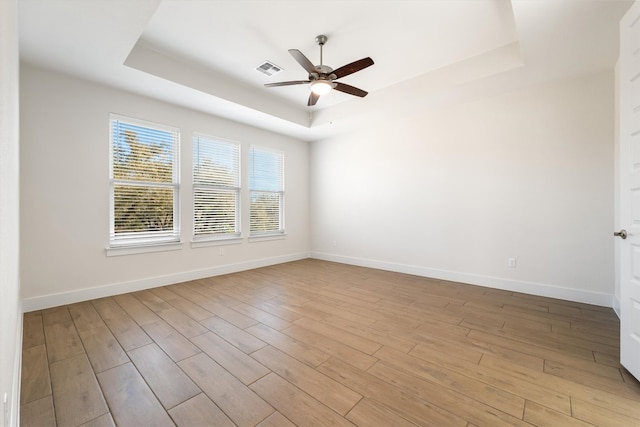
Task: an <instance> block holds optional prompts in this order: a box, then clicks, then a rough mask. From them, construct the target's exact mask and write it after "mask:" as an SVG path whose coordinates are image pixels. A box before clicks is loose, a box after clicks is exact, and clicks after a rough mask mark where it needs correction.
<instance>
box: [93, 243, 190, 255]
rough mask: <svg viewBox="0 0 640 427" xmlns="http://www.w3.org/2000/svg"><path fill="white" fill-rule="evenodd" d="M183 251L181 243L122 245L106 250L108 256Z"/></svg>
mask: <svg viewBox="0 0 640 427" xmlns="http://www.w3.org/2000/svg"><path fill="white" fill-rule="evenodd" d="M180 249H182V243H181V242H168V243H151V244H146V245H122V246H111V247H108V248H105V252H106V254H107V256H109V257H110V256H120V255H135V254H145V253H151V252H165V251H177V250H180Z"/></svg>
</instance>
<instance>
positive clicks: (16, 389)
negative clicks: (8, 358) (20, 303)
mask: <svg viewBox="0 0 640 427" xmlns="http://www.w3.org/2000/svg"><path fill="white" fill-rule="evenodd" d="M17 326H18V327H17V334H16V347H15V355H14V358H13V361H14V365H13V380H12V384H11V394H12V396H11V398H10V401H8V402H7V408H5V411H6V410H8V411H9V413H8V414H6V412H5V414H6V415H8V419H7V420H5V424H4V425H7V426H11V427H18V426H19V425H20V379H21V378H22V329H23V327H24V326H23V323H22V314H20V315H19V316H18V325H17ZM2 399H4V396H3V397H2ZM2 404H4V403H2Z"/></svg>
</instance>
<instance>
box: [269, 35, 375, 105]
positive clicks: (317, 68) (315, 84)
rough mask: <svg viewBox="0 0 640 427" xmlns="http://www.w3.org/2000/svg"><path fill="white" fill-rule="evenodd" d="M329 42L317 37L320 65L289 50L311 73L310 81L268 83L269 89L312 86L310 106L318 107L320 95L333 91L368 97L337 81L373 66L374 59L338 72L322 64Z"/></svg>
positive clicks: (344, 67)
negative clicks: (323, 51) (324, 50)
mask: <svg viewBox="0 0 640 427" xmlns="http://www.w3.org/2000/svg"><path fill="white" fill-rule="evenodd" d="M326 42H327V36H325V35H319V36H317V37H316V43H318V45H320V65H313V63H312V62H311V61H309V59H308V58H307V57H306V56H304V54H303V53H302V52H300V51H299V50H298V49H289V53H290V54H291V56H293V58H294V59H295V60H296V61H297V62H298V64H300V65H301V66H302V68H304V69H305V70H306V71H307V72H308V73H309V78H308V80H294V81H289V82H278V83H267V84H265V86H267V87H276V86H291V85H302V84H310V85H311V94H310V95H309V101H308V102H307V105H308V106H312V105H316V102H318V99H319V98H320V95H325V94H327V93H329V92H331V89H335V90H339V91H340V92H344V93H348V94H349V95H354V96H359V97H361V98H363V97H365V96H367V93H368V92H365V91H364V90H362V89H358V88H357V87H353V86H350V85H348V84H345V83H340V82H337V81H335V80H337V79H339V78H342V77H345V76H348V75H349V74H353V73H355V72H357V71H360V70H362V69H364V68H367V67H369V66H371V65H373V59H371V58H369V57H367V58H362V59H360V60H358V61H354V62H352V63H350V64H347V65H344V66H342V67H340V68H338V69H336V70H334V69H333V68H331V67H329V66H327V65H324V64H323V63H322V47H323V46H324V44H325V43H326Z"/></svg>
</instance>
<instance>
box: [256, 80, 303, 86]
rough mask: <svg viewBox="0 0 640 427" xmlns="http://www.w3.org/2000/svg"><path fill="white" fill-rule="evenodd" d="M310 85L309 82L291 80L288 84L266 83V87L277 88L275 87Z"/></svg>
mask: <svg viewBox="0 0 640 427" xmlns="http://www.w3.org/2000/svg"><path fill="white" fill-rule="evenodd" d="M307 83H311V81H310V80H292V81H290V82H277V83H266V84H265V86H266V87H277V86H291V85H303V84H307Z"/></svg>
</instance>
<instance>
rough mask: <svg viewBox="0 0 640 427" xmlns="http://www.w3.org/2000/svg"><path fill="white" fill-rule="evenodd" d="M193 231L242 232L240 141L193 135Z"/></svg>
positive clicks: (229, 234) (203, 235) (211, 233)
mask: <svg viewBox="0 0 640 427" xmlns="http://www.w3.org/2000/svg"><path fill="white" fill-rule="evenodd" d="M193 186H194V188H193V234H194V236H195V237H196V238H201V239H202V238H224V237H239V236H240V221H239V211H240V145H239V144H235V143H231V142H226V141H219V140H216V139H213V138H210V137H206V136H203V135H195V136H194V138H193Z"/></svg>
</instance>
